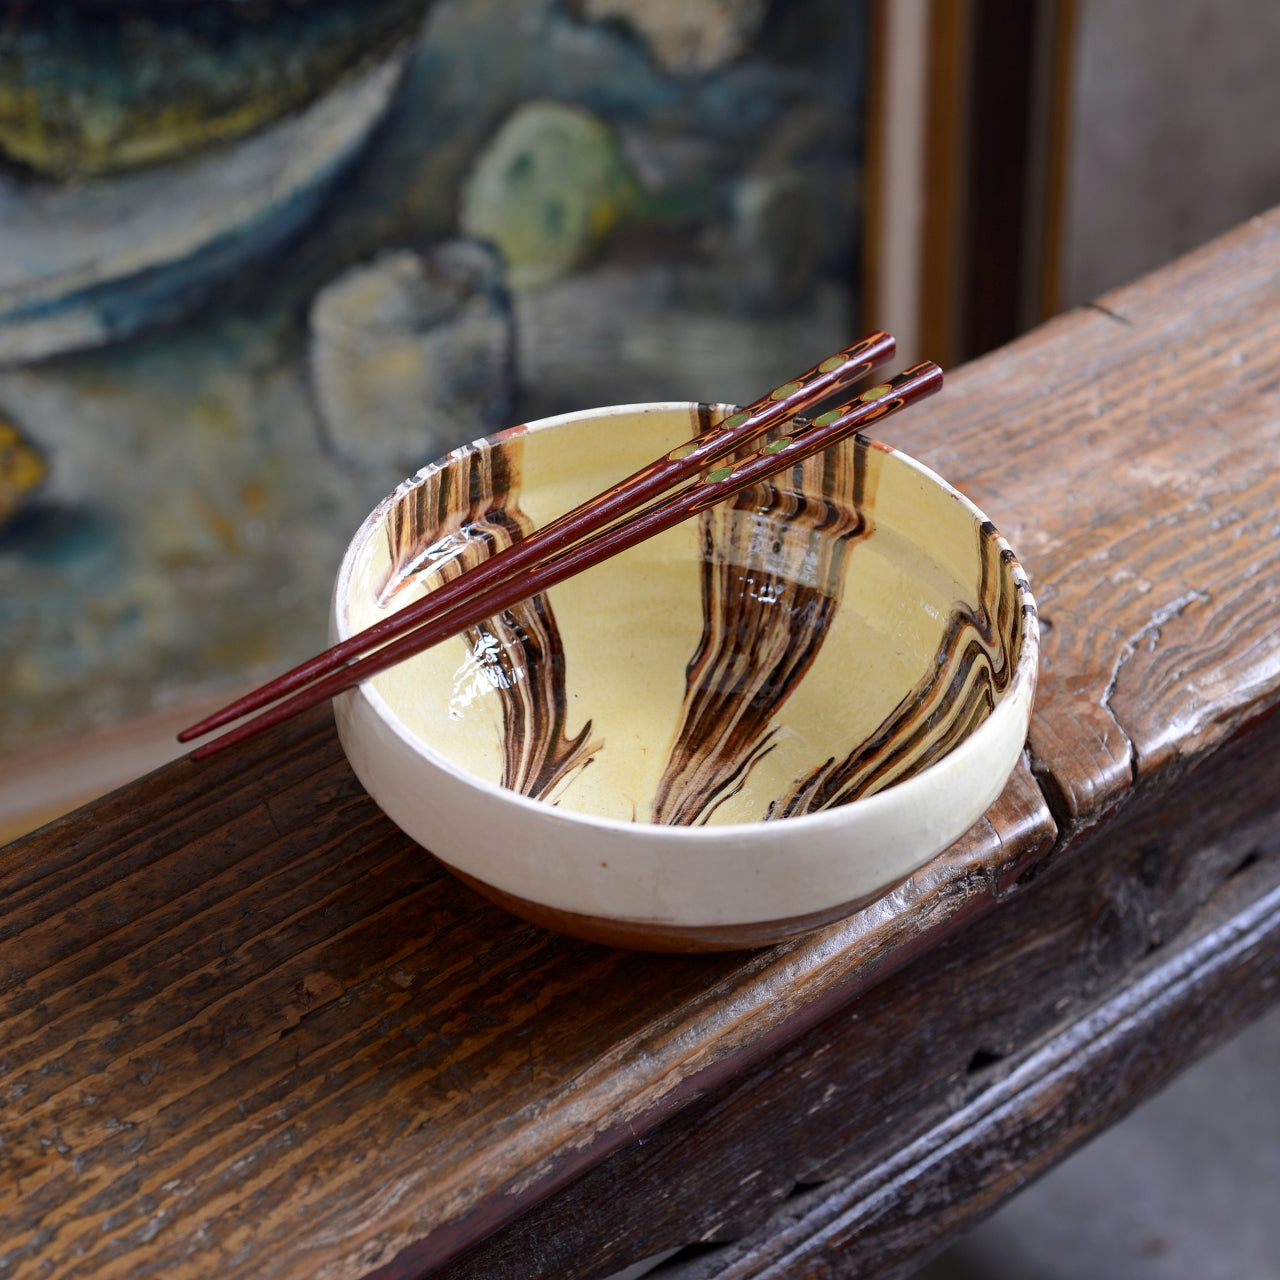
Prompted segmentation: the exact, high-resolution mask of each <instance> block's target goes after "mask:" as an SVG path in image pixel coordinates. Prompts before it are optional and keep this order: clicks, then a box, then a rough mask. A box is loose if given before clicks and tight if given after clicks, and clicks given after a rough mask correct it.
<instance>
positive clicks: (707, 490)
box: [178, 332, 942, 759]
mask: <svg viewBox="0 0 1280 1280" xmlns="http://www.w3.org/2000/svg"><path fill="white" fill-rule="evenodd" d="M894 350H895V343H894V340H893V338H891V337H890V336H889V335H888V334H887V333H883V332H876V333H873V334H871V335H869V336H868V337H866V338H863V339H862V340H861V341H860V342H856V343H854V345H853V346H851V347H846V348H845V349H844V350H843V351H839V352H837V353H836V354H835V355H833V356H830V357H829V358H828V359H826V360H824V361H822V363H821V364H818V365H815V366H814V367H813V368H812V369H810V370H809V371H808V372H807V373H804V374H802V375H801V376H800V377H798V378H796V379H795V380H794V381H792V382H788V383H784V384H783V385H782V386H780V387H776V388H775V389H774V390H773V391H771V392H769V394H768V395H767V396H762V397H761V398H760V399H759V400H757V401H756V402H755V403H754V404H752V405H750V406H748V407H747V408H746V409H743V410H741V411H740V412H738V413H735V414H733V415H732V416H731V417H729V418H726V419H725V421H724V422H722V423H719V424H717V425H716V426H714V427H711V428H709V429H708V430H706V431H704V432H702V433H701V434H699V435H697V436H695V437H694V438H693V439H692V440H689V441H688V442H687V443H685V444H683V445H680V446H679V447H677V448H675V449H672V450H671V451H670V452H669V453H667V454H665V455H664V456H663V457H661V458H658V459H656V460H655V461H654V462H651V463H650V464H649V465H648V466H646V467H643V468H641V469H640V470H639V471H637V472H636V473H635V474H634V475H632V476H629V477H628V478H627V479H625V480H623V481H620V482H619V483H618V484H616V485H613V486H612V487H611V488H609V489H606V490H605V491H604V492H603V493H600V494H597V495H596V496H595V497H593V498H590V499H588V500H587V501H586V502H584V503H582V504H581V505H580V506H577V507H575V508H574V509H573V510H572V511H569V512H567V513H566V514H565V515H563V516H560V517H559V518H558V519H556V520H554V521H552V522H551V523H550V524H548V525H546V526H544V527H543V528H542V529H540V530H538V531H537V532H535V533H533V534H531V535H530V536H529V537H528V538H526V539H525V540H524V541H523V542H519V543H516V544H515V545H514V546H512V547H509V548H507V549H506V550H504V551H502V552H500V553H499V554H498V555H495V556H493V557H491V558H490V559H488V560H486V561H484V562H483V563H481V564H479V565H476V566H475V567H474V568H472V569H470V570H468V571H467V572H466V573H464V574H462V575H461V576H460V577H458V578H455V579H453V580H452V581H450V582H447V583H444V584H442V585H441V586H439V587H437V588H436V589H435V590H433V591H431V592H429V593H428V594H427V595H426V596H425V597H423V598H422V599H421V600H418V601H417V602H415V603H414V604H412V605H410V606H408V607H407V608H405V609H402V610H400V611H399V612H398V613H395V614H393V615H391V616H390V617H388V618H386V619H384V620H383V621H382V622H378V623H375V624H374V625H373V626H371V627H368V628H366V629H365V630H364V631H361V632H359V633H358V634H356V635H353V636H351V637H349V638H348V639H346V640H344V641H342V642H341V643H340V644H336V645H334V646H333V647H332V648H331V649H327V650H325V652H324V653H321V654H318V655H317V656H316V657H314V658H311V659H309V660H308V661H306V662H304V663H302V664H301V665H300V666H297V667H294V668H293V670H291V671H288V672H286V673H285V674H284V675H282V676H279V677H278V678H277V679H275V680H272V681H270V682H268V683H267V684H265V685H263V686H262V687H261V688H260V689H257V690H255V691H254V692H252V693H248V694H246V695H245V696H244V697H242V698H238V699H236V701H235V702H232V703H230V704H228V705H227V706H226V707H224V708H223V709H222V710H221V711H217V712H215V713H214V714H213V715H211V716H207V717H206V718H205V719H203V720H201V721H200V722H199V723H198V724H193V725H192V726H191V727H190V728H187V729H184V730H183V731H182V732H181V733H180V734H179V735H178V739H179V741H181V742H190V741H191V740H192V739H193V738H198V737H201V736H203V735H204V734H206V733H210V732H212V731H213V730H215V729H220V728H222V727H223V726H224V725H228V724H230V723H231V722H232V721H234V720H240V719H242V718H243V717H245V716H249V715H252V717H253V718H252V719H249V720H245V721H244V723H243V724H240V725H237V726H236V727H235V728H233V729H231V730H229V731H228V732H227V733H224V734H223V735H221V736H220V737H218V738H214V739H213V740H212V741H210V742H206V743H204V744H203V745H201V746H200V747H198V748H197V749H196V750H195V752H193V755H194V757H195V758H196V759H203V758H204V757H206V756H210V755H213V754H215V753H216V752H218V751H221V750H223V749H225V748H226V747H230V746H233V745H234V744H235V743H237V742H242V741H243V740H244V739H246V738H248V737H251V736H252V735H254V734H256V733H259V732H261V731H262V730H264V729H268V728H270V727H271V726H272V725H276V724H279V723H280V722H281V721H283V720H287V719H289V718H290V717H291V716H294V715H297V714H298V713H300V712H302V711H305V710H307V709H308V708H309V707H313V706H315V705H316V704H317V703H319V702H323V701H325V700H326V699H328V698H332V697H334V696H336V695H337V694H339V693H341V692H343V691H344V690H346V689H349V688H351V687H352V686H353V685H356V684H359V683H360V682H361V681H363V680H366V679H368V678H369V677H370V676H373V675H376V674H377V673H378V672H379V671H385V670H386V669H387V668H388V667H391V666H394V665H395V664H396V663H398V662H403V661H404V660H405V659H406V658H409V657H411V656H412V655H414V654H416V653H420V652H421V651H422V650H424V649H428V648H430V647H431V646H432V645H435V644H439V643H440V642H441V641H443V640H447V639H449V638H450V637H451V636H455V635H457V634H458V633H459V632H461V631H465V630H466V629H467V628H468V627H472V626H475V625H476V624H477V623H479V622H482V621H483V620H484V619H485V618H488V617H492V616H493V615H494V614H496V613H500V612H501V611H502V610H503V609H508V608H510V607H511V606H512V605H513V604H516V603H518V602H519V601H521V600H524V599H527V598H528V597H530V596H533V595H537V594H538V593H539V592H542V591H545V590H547V589H548V588H550V587H552V586H554V585H555V584H556V583H557V582H561V581H563V580H564V579H565V578H568V577H571V576H572V575H573V574H575V573H581V572H582V571H583V570H584V569H588V568H590V567H591V566H593V565H595V564H598V563H600V561H602V560H606V559H608V558H609V557H610V556H614V555H617V554H618V553H619V552H621V551H625V550H626V549H627V548H628V547H633V546H635V545H636V544H637V543H639V542H643V541H644V540H645V539H647V538H651V537H653V536H655V535H656V534H658V533H661V532H662V531H663V530H664V529H668V528H670V527H671V526H672V525H674V524H678V523H679V522H680V521H682V520H686V519H688V518H689V517H690V516H692V515H695V514H696V513H697V512H699V511H702V510H703V509H705V508H706V507H709V506H712V505H714V504H715V503H717V502H720V501H722V500H723V499H725V498H728V497H730V496H731V495H733V494H734V493H737V492H738V491H739V490H740V489H743V488H746V487H747V486H748V485H752V484H756V483H758V482H759V481H761V480H764V479H766V478H767V477H769V476H771V475H773V474H775V473H776V472H778V471H781V470H784V469H785V468H787V467H790V466H792V465H794V464H795V463H797V462H799V461H801V460H803V459H804V458H807V457H808V456H809V455H810V454H812V453H816V452H818V451H819V450H822V449H825V448H827V447H828V446H830V445H832V444H835V443H836V442H837V441H839V440H841V439H843V438H844V437H845V436H849V435H852V434H853V433H854V432H856V431H858V430H859V429H860V428H862V427H864V426H866V425H868V424H869V423H871V422H873V421H875V420H876V419H878V418H882V417H884V416H885V415H886V414H889V413H893V412H895V411H896V410H898V409H900V408H902V407H903V406H904V405H907V404H910V403H912V402H913V401H916V400H920V399H923V398H924V397H925V396H928V395H932V394H933V393H934V392H935V391H938V390H939V389H940V388H941V386H942V370H941V369H939V368H938V366H937V365H935V364H932V363H930V362H928V361H926V362H924V363H923V364H918V365H915V366H913V367H912V368H910V369H908V370H906V371H905V372H903V373H900V374H898V375H897V376H896V377H893V378H890V379H889V380H888V381H887V382H884V383H881V384H880V385H878V386H874V387H871V388H870V389H868V390H866V391H864V392H862V394H861V395H859V396H857V397H855V398H854V399H852V400H849V401H847V402H846V403H844V404H841V405H840V406H839V407H838V408H836V409H831V410H829V411H828V412H826V413H823V414H821V415H820V416H819V417H817V418H814V419H813V420H812V421H805V420H803V419H798V418H797V417H796V415H798V414H800V413H802V412H804V411H805V410H807V409H809V408H811V407H813V406H815V405H818V404H820V403H821V402H822V401H824V400H827V399H829V398H831V397H833V396H834V395H835V394H836V393H838V392H840V391H841V390H843V389H844V388H846V387H848V386H849V385H850V384H851V383H854V382H857V381H858V380H859V379H861V378H863V377H864V376H865V375H866V374H868V373H869V372H870V371H871V370H872V369H874V368H875V367H876V366H878V365H881V364H884V363H885V362H886V361H888V360H890V359H892V357H893V354H894ZM793 419H794V420H793ZM774 428H782V430H783V434H781V435H778V436H777V437H776V438H775V439H773V440H771V441H765V440H763V439H759V441H758V443H757V440H758V438H759V437H763V436H764V435H765V434H766V433H768V432H770V431H772V430H773V429H774ZM753 443H755V444H756V447H755V449H754V450H753V451H752V452H751V453H749V454H748V455H747V456H746V457H741V458H737V459H734V460H728V459H727V456H728V455H729V454H731V453H734V452H736V451H738V450H740V449H742V448H745V447H749V446H750V445H752V444H753ZM272 704H274V705H272ZM263 708H266V710H263ZM255 712H256V713H258V714H256V715H255V714H253V713H255Z"/></svg>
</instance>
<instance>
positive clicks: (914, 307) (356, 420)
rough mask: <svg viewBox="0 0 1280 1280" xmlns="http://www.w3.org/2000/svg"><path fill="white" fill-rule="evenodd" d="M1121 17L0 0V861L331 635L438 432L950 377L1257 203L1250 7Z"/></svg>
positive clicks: (1109, 12)
mask: <svg viewBox="0 0 1280 1280" xmlns="http://www.w3.org/2000/svg"><path fill="white" fill-rule="evenodd" d="M1148 8H1149V6H1143V5H1134V4H1132V3H1130V2H1129V0H44V2H43V3H31V2H30V0H0V840H3V838H4V837H5V835H6V833H8V834H12V833H14V832H15V831H16V830H17V829H19V828H17V827H14V826H12V825H11V826H9V827H8V828H6V827H5V825H4V824H5V814H6V812H8V813H10V814H12V813H14V812H16V811H18V810H21V811H22V812H24V813H25V814H26V815H27V817H25V818H23V819H22V821H23V822H26V821H28V819H30V818H32V817H47V816H50V815H52V814H53V813H54V812H56V811H58V809H59V807H61V808H65V807H68V806H69V805H70V804H71V803H77V802H79V801H82V800H84V799H86V798H88V797H89V796H90V795H94V794H100V793H101V791H103V790H105V789H108V788H109V787H110V786H114V785H117V784H118V783H120V782H123V781H126V780H128V779H129V778H130V777H133V776H136V775H137V774H138V773H140V772H142V771H144V770H145V769H147V768H149V767H152V766H153V765H154V764H157V763H160V762H161V761H162V760H163V759H164V758H166V757H167V756H168V755H169V754H172V753H174V751H175V748H176V744H175V743H174V741H173V733H174V732H175V730H176V728H177V727H178V725H179V724H180V723H183V722H187V721H188V719H194V718H195V716H194V714H190V715H189V713H192V712H193V711H194V710H196V709H197V708H200V707H201V706H202V705H203V706H204V707H207V706H208V704H209V702H210V701H213V700H219V699H220V698H221V696H222V695H223V694H224V693H227V692H230V690H231V689H233V688H243V687H247V686H248V685H250V684H252V683H256V682H259V681H260V680H261V679H263V678H265V677H267V676H269V675H272V674H274V673H276V672H278V671H279V670H281V669H282V668H284V667H286V666H288V665H290V664H291V663H292V662H293V661H295V660H297V659H299V658H301V657H303V656H305V655H307V654H309V653H312V652H314V651H316V650H317V649H318V648H320V647H322V645H323V644H324V641H325V632H326V612H327V599H328V594H329V589H330V584H331V582H332V577H333V573H334V571H335V570H336V567H337V564H338V561H339V559H340V556H341V552H342V549H343V547H344V546H345V545H346V542H347V540H348V538H349V537H350V536H351V534H352V532H353V531H354V530H355V528H356V527H357V526H358V524H359V523H360V521H361V520H362V519H363V517H364V515H365V514H366V513H367V512H368V510H369V509H370V508H371V507H372V506H373V504H374V503H375V502H377V501H378V499H379V498H381V497H382V496H383V495H384V494H385V493H387V492H388V491H389V490H390V489H391V488H392V487H393V486H394V485H395V484H396V483H397V482H398V481H399V480H400V479H401V478H403V477H404V476H405V475H407V474H409V473H411V472H412V471H414V470H416V469H417V468H418V467H420V466H422V465H423V464H424V463H426V462H428V461H430V460H431V459H433V458H434V457H436V456H438V455H439V454H440V453H441V452H443V451H445V450H447V449H449V448H450V447H452V446H454V445H456V444H458V443H460V442H463V441H465V440H468V439H471V438H473V437H475V436H477V435H480V434H483V433H486V432H488V431H491V430H494V429H496V428H501V427H504V426H507V425H510V424H511V423H513V422H517V421H521V420H528V419H530V418H534V417H539V416H543V415H546V414H551V413H556V412H560V411H564V410H569V409H575V408H582V407H587V406H591V405H603V404H617V403H622V402H627V401H637V400H651V399H658V400H662V399H681V398H686V399H707V400H714V399H724V400H731V401H742V400H746V399H750V398H753V397H754V396H756V395H758V394H759V393H760V391H761V389H762V388H766V387H769V386H772V385H775V384H777V383H778V382H780V381H782V380H784V379H786V378H788V377H790V376H792V375H793V374H794V373H795V372H796V371H797V370H800V369H803V368H805V367H807V366H808V365H810V364H812V363H813V362H814V361H815V360H816V359H819V358H821V356H823V355H825V354H827V353H829V352H830V351H832V350H834V349H836V348H837V347H839V346H841V345H843V344H844V343H846V342H848V341H850V340H852V338H853V337H855V336H856V335H857V334H858V333H860V332H861V331H862V330H863V329H864V328H868V327H872V326H879V327H883V328H887V329H889V330H890V331H891V332H893V333H894V334H895V335H896V336H897V337H898V339H899V346H900V350H901V351H902V352H903V353H904V354H906V355H909V356H910V357H911V358H913V359H914V358H920V357H926V356H927V357H929V358H932V359H935V360H937V361H938V362H939V363H941V364H942V365H943V366H944V367H950V366H952V365H954V364H957V363H959V362H960V361H963V360H967V359H970V358H972V357H974V356H978V355H980V354H981V353H982V352H984V351H986V350H989V349H990V348H992V347H994V346H997V345H999V344H1001V343H1003V342H1006V341H1008V340H1009V339H1010V338H1012V337H1014V336H1015V335H1016V334H1017V333H1019V332H1021V331H1023V330H1025V329H1027V328H1030V327H1031V326H1032V325H1034V324H1036V323H1037V322H1039V321H1040V320H1042V319H1045V318H1046V317H1048V316H1050V315H1052V314H1054V313H1055V312H1056V311H1058V310H1059V309H1061V308H1062V307H1063V306H1068V305H1078V304H1081V303H1087V302H1089V301H1091V300H1092V299H1094V298H1096V297H1097V296H1098V295H1099V293H1101V292H1102V291H1103V290H1106V289H1109V288H1111V287H1112V286H1115V285H1118V284H1122V283H1124V282H1125V281H1126V280H1128V279H1131V278H1132V277H1134V276H1136V275H1138V274H1140V273H1142V272H1144V271H1148V270H1151V269H1152V268H1154V267H1156V266H1158V265H1159V264H1160V263H1162V262H1165V261H1167V260H1169V259H1170V258H1172V257H1173V256H1175V255H1176V254H1178V253H1182V252H1184V251H1186V250H1187V249H1190V248H1192V247H1193V246H1195V245H1197V244H1200V243H1202V242H1203V241H1205V240H1207V239H1209V238H1210V237H1211V236H1213V235H1216V234H1218V233H1220V232H1222V231H1225V230H1227V229H1228V228H1229V227H1231V226H1233V225H1235V224H1236V223H1238V222H1240V221H1242V220H1243V219H1245V218H1247V217H1248V216H1250V215H1251V214H1253V213H1257V212H1260V211H1261V210H1263V209H1265V208H1268V207H1270V206H1271V205H1273V204H1275V203H1277V202H1278V201H1280V130H1277V129H1273V128H1244V129H1242V128H1241V127H1240V121H1242V120H1246V121H1263V122H1268V121H1271V120H1274V119H1277V118H1280V76H1277V75H1276V73H1275V67H1276V62H1277V58H1280V6H1277V5H1276V4H1274V3H1273V0H1162V3H1161V5H1160V6H1159V10H1160V17H1159V21H1158V22H1154V23H1153V22H1152V20H1151V16H1150V13H1149V12H1148ZM113 726H115V727H113ZM97 729H103V730H105V734H104V735H102V736H99V735H96V734H94V733H93V731H95V730H97ZM122 735H123V736H122ZM130 735H132V736H130ZM69 739H79V745H77V746H76V748H75V750H76V751H78V752H79V755H75V753H74V752H73V751H72V750H71V748H70V747H67V746H64V744H65V743H67V742H68V740H69ZM130 743H133V744H134V745H133V746H130V745H129V744H130ZM42 744H43V746H42ZM94 770H96V771H97V772H93V776H92V777H90V776H88V773H89V772H92V771H94ZM71 774H75V775H76V777H75V778H73V779H72V778H70V775H71ZM57 776H64V777H68V778H69V780H68V782H67V785H66V786H65V787H63V788H62V790H61V791H60V792H59V794H58V797H57V798H56V799H55V797H54V796H53V795H52V794H48V795H46V796H45V798H44V799H42V800H38V801H37V800H36V799H35V798H34V797H35V790H36V784H37V783H38V784H39V785H41V786H43V785H45V783H46V782H49V780H50V779H56V777H57ZM50 785H53V783H52V782H50Z"/></svg>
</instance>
